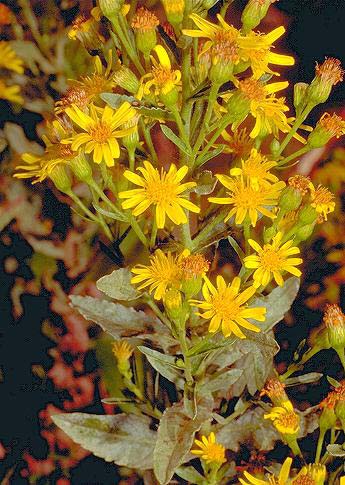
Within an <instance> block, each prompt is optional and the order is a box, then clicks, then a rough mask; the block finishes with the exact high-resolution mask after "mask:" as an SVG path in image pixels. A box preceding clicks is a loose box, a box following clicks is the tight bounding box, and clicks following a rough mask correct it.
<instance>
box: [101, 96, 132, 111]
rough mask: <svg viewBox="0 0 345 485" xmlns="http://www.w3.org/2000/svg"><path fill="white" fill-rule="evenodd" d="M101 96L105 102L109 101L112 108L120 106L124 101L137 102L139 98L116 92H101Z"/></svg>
mask: <svg viewBox="0 0 345 485" xmlns="http://www.w3.org/2000/svg"><path fill="white" fill-rule="evenodd" d="M100 98H101V99H103V101H104V102H105V103H107V104H108V105H109V106H110V107H111V108H114V109H116V108H118V107H119V106H121V105H122V104H123V103H125V102H126V101H127V103H129V104H132V103H137V99H136V98H134V97H133V96H127V95H126V94H116V93H102V94H100Z"/></svg>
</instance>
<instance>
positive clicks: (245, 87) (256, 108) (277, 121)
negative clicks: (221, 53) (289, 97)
mask: <svg viewBox="0 0 345 485" xmlns="http://www.w3.org/2000/svg"><path fill="white" fill-rule="evenodd" d="M288 85H289V83H288V82H287V81H285V82H279V83H271V84H263V83H262V82H261V81H258V80H256V79H254V78H248V79H245V80H243V81H240V82H239V83H238V89H239V91H240V92H241V93H242V94H243V95H244V96H245V98H247V100H248V101H249V105H250V113H251V115H252V116H253V117H254V118H255V125H254V128H253V129H252V131H251V133H250V136H251V138H257V137H259V136H266V135H268V134H271V133H273V135H274V136H276V137H277V136H278V133H279V131H281V132H282V133H287V132H288V131H290V129H291V127H290V124H289V121H288V119H287V117H286V114H285V113H286V112H287V111H289V107H288V106H286V104H285V98H277V97H276V96H275V93H277V92H278V91H281V90H283V89H285V88H287V86H288ZM296 138H297V139H298V140H300V141H304V140H303V138H301V137H300V136H299V135H296Z"/></svg>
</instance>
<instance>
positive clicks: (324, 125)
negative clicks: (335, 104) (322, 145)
mask: <svg viewBox="0 0 345 485" xmlns="http://www.w3.org/2000/svg"><path fill="white" fill-rule="evenodd" d="M318 126H319V128H320V129H322V130H324V131H325V132H327V134H328V135H329V137H330V138H333V137H336V138H339V137H341V136H342V135H345V120H343V118H341V117H340V116H338V115H336V114H335V113H333V114H332V115H331V114H329V113H324V114H323V115H322V116H321V118H320V120H319V122H318Z"/></svg>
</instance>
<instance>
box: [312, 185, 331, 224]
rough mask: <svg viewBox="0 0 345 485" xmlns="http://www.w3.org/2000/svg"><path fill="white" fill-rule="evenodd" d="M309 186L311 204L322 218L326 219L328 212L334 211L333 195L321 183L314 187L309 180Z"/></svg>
mask: <svg viewBox="0 0 345 485" xmlns="http://www.w3.org/2000/svg"><path fill="white" fill-rule="evenodd" d="M309 188H310V195H311V206H312V207H314V209H315V210H316V212H317V213H318V214H319V216H320V217H321V219H322V220H325V221H327V216H328V214H330V213H331V212H334V209H335V202H334V195H333V194H332V192H330V191H329V190H328V189H327V188H326V187H323V185H319V186H318V187H316V188H315V187H314V185H313V183H312V182H310V184H309Z"/></svg>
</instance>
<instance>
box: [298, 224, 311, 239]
mask: <svg viewBox="0 0 345 485" xmlns="http://www.w3.org/2000/svg"><path fill="white" fill-rule="evenodd" d="M314 227H315V224H307V225H306V226H302V227H300V228H298V229H297V231H296V241H297V240H298V241H299V242H302V241H306V240H307V239H309V238H310V236H311V235H312V234H313V232H314Z"/></svg>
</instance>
